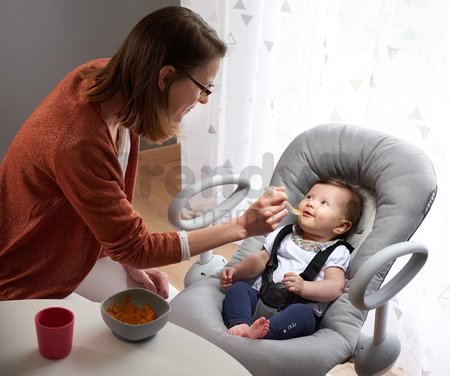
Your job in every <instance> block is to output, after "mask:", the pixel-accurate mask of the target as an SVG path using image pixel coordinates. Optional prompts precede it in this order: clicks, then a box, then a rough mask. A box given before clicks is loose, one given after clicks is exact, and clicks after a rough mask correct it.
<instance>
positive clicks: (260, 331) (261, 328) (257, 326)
mask: <svg viewBox="0 0 450 376" xmlns="http://www.w3.org/2000/svg"><path fill="white" fill-rule="evenodd" d="M269 324H270V321H269V320H267V319H266V318H265V317H260V318H259V319H258V320H256V321H254V322H253V324H252V325H250V327H249V328H248V329H247V332H246V335H245V337H248V338H253V339H260V338H263V337H265V336H266V334H267V333H268V332H269Z"/></svg>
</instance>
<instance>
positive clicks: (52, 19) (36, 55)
mask: <svg viewBox="0 0 450 376" xmlns="http://www.w3.org/2000/svg"><path fill="white" fill-rule="evenodd" d="M179 4H180V1H179V0H39V1H36V0H1V1H0V83H1V84H0V85H1V86H0V87H1V89H0V159H1V158H3V156H4V154H5V153H6V150H7V148H8V146H9V144H10V142H11V141H12V139H13V137H14V135H15V134H16V132H17V130H18V129H19V128H20V126H21V125H22V123H23V122H24V121H25V120H26V119H27V117H28V116H29V115H30V114H31V112H32V111H33V110H34V108H35V107H36V106H37V105H38V104H39V103H40V102H41V101H42V100H43V99H44V98H45V96H46V95H47V94H48V92H49V91H50V90H51V89H52V88H53V87H54V86H55V85H56V84H57V83H58V82H59V81H60V80H61V79H62V78H63V77H64V75H65V74H66V73H68V72H70V71H71V70H72V69H73V68H75V67H76V66H77V65H79V64H81V63H84V62H86V61H88V60H91V59H94V58H99V57H109V56H111V55H112V54H113V53H114V52H115V50H116V49H117V48H118V47H119V46H120V44H121V42H122V41H123V40H124V38H125V36H126V35H127V34H128V32H129V31H130V30H131V28H132V27H133V26H134V25H135V24H136V23H137V22H138V21H139V20H140V19H141V18H142V17H144V16H145V15H147V14H148V13H150V12H151V11H153V10H155V9H158V8H161V7H163V6H168V5H179Z"/></svg>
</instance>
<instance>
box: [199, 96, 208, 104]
mask: <svg viewBox="0 0 450 376" xmlns="http://www.w3.org/2000/svg"><path fill="white" fill-rule="evenodd" d="M198 102H199V103H201V104H206V103H208V97H205V98H203V99H198Z"/></svg>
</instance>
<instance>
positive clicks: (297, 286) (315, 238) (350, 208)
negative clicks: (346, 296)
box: [220, 179, 363, 339]
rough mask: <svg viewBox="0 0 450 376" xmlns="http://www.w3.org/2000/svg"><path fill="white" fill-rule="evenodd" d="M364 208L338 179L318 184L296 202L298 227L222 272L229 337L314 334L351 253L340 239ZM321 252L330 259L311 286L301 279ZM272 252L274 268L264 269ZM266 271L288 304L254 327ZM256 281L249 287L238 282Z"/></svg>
mask: <svg viewBox="0 0 450 376" xmlns="http://www.w3.org/2000/svg"><path fill="white" fill-rule="evenodd" d="M362 203H363V201H362V196H361V194H360V193H359V192H358V191H357V190H356V189H355V188H354V187H353V186H351V185H349V184H347V183H345V182H343V181H340V180H337V179H329V180H323V181H318V182H317V183H315V184H314V185H313V186H312V187H311V189H310V190H309V192H308V193H307V194H306V195H305V197H304V198H303V200H301V201H300V203H299V205H298V211H299V217H298V221H297V224H296V225H289V227H288V226H286V228H281V229H277V230H275V231H274V232H272V233H270V234H269V235H267V237H266V240H265V243H264V247H263V249H262V250H261V251H259V252H257V253H255V254H252V255H250V256H249V257H247V258H246V259H244V260H243V261H241V262H239V263H237V264H235V265H234V266H233V267H229V268H225V269H224V270H223V271H222V272H221V274H220V284H221V286H222V287H223V288H224V289H226V290H227V292H226V296H225V300H224V302H223V318H224V323H225V325H226V326H227V327H228V328H229V329H228V333H229V334H232V335H236V336H241V337H248V338H254V339H259V338H265V339H289V338H294V337H300V336H306V335H310V334H312V333H314V331H315V330H316V320H317V319H318V318H319V317H321V316H322V315H323V313H324V310H325V309H326V307H327V305H328V304H329V302H332V301H334V300H335V299H337V298H338V297H339V296H340V295H341V293H342V291H343V288H344V284H345V272H346V270H347V267H348V264H349V260H350V252H351V251H352V250H353V248H352V247H351V246H350V245H349V244H348V243H346V242H344V241H342V240H340V239H339V238H342V237H343V236H344V234H345V233H347V231H349V230H350V228H351V227H352V225H356V224H357V223H358V221H359V219H360V216H361V211H362ZM291 230H292V231H291ZM282 231H283V234H280V235H284V233H287V235H286V236H285V237H284V238H282V239H280V240H276V238H277V235H278V234H279V233H280V232H282ZM274 243H277V244H279V249H278V250H273V246H274ZM321 251H323V252H328V253H327V254H329V255H328V256H327V257H328V258H326V260H325V261H323V266H322V267H321V268H320V267H319V268H320V269H318V273H317V272H316V274H315V275H313V276H312V280H307V279H305V278H304V277H305V274H304V273H306V275H310V273H309V272H310V269H311V267H309V265H310V262H311V261H312V260H313V258H314V257H315V256H316V255H317V254H320V253H321ZM272 252H277V254H276V260H274V262H275V263H276V262H277V264H278V265H277V266H275V268H273V266H272V269H270V268H269V266H267V268H269V269H267V268H266V264H268V261H269V260H271V253H272ZM320 257H323V255H321V256H320ZM316 260H317V259H316ZM316 262H317V261H316ZM269 264H273V262H272V261H271V263H269ZM305 269H307V270H305ZM268 270H270V274H269V275H270V276H271V277H272V278H273V282H274V283H275V285H276V286H277V288H278V289H280V288H281V289H283V290H284V289H285V290H286V291H280V293H284V295H285V296H287V297H288V298H289V299H290V300H288V303H287V304H285V305H283V306H281V307H278V308H277V309H278V312H277V313H276V314H275V315H274V316H272V317H270V320H269V319H268V318H266V317H260V318H258V319H256V320H255V321H254V320H253V315H254V313H255V309H256V307H257V304H258V301H259V299H261V300H262V301H263V302H266V301H265V300H264V294H263V296H261V292H262V291H261V290H264V292H265V291H268V290H267V289H266V287H267V286H268V282H267V281H265V278H263V276H262V274H263V272H264V274H267V273H268ZM301 272H303V274H302V275H303V277H302V276H301V275H299V273H301ZM272 273H273V275H272ZM264 274H263V275H264ZM257 276H258V278H257V279H256V281H255V283H254V284H253V286H251V285H249V284H248V283H246V282H242V281H240V280H246V279H249V278H253V277H257ZM266 279H267V278H266ZM280 283H281V284H282V285H281V284H280ZM283 285H284V286H283ZM269 300H270V299H269ZM272 307H273V306H272Z"/></svg>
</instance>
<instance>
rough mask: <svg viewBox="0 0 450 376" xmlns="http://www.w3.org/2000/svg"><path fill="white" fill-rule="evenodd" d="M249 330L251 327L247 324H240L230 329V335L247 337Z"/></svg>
mask: <svg viewBox="0 0 450 376" xmlns="http://www.w3.org/2000/svg"><path fill="white" fill-rule="evenodd" d="M248 329H249V326H248V325H247V324H238V325H235V326H232V327H231V328H230V329H228V334H231V335H232V336H239V337H246V335H245V334H246V333H247V331H248Z"/></svg>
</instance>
